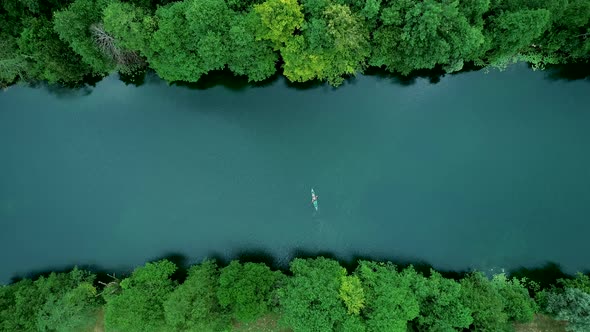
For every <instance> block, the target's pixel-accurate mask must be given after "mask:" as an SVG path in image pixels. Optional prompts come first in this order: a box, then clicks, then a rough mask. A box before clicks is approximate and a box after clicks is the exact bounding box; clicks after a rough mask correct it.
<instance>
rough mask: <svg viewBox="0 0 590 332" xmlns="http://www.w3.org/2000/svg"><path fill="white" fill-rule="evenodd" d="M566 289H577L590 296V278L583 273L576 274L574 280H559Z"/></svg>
mask: <svg viewBox="0 0 590 332" xmlns="http://www.w3.org/2000/svg"><path fill="white" fill-rule="evenodd" d="M558 282H559V283H560V284H562V285H563V286H564V287H565V288H577V289H579V290H581V291H583V292H585V293H588V294H590V277H589V276H588V275H585V274H583V273H581V272H578V273H576V277H575V278H574V279H560V280H558Z"/></svg>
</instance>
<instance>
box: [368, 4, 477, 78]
mask: <svg viewBox="0 0 590 332" xmlns="http://www.w3.org/2000/svg"><path fill="white" fill-rule="evenodd" d="M381 21H382V24H383V25H382V26H381V27H379V28H378V29H377V30H376V31H375V32H374V34H373V55H372V57H371V60H370V64H371V65H373V66H385V67H386V68H387V69H388V70H390V71H399V72H401V73H402V74H403V75H407V74H409V73H410V72H411V71H412V70H416V69H431V68H434V66H435V65H437V64H442V65H445V66H446V67H445V68H446V70H447V71H449V72H451V71H456V70H459V69H461V68H462V67H463V63H464V62H465V61H469V60H471V58H472V57H473V56H474V55H475V54H477V52H478V50H479V48H480V47H481V46H482V44H483V41H484V39H483V35H482V33H481V31H480V29H478V28H477V27H474V26H471V25H470V24H469V22H468V21H467V18H466V17H465V16H464V15H463V13H461V12H460V11H459V2H458V1H444V2H438V1H436V0H425V1H423V2H415V1H411V0H403V1H398V2H395V3H392V4H391V5H390V6H388V7H386V8H384V9H383V10H382V14H381Z"/></svg>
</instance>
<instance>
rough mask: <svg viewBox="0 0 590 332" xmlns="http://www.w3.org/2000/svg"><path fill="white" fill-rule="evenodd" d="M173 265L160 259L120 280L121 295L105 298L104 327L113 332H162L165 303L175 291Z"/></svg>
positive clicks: (164, 324) (164, 323)
mask: <svg viewBox="0 0 590 332" xmlns="http://www.w3.org/2000/svg"><path fill="white" fill-rule="evenodd" d="M175 271H176V266H175V265H174V263H172V262H169V261H167V260H162V261H159V262H155V263H147V264H145V266H142V267H138V268H136V269H135V270H134V271H133V273H132V274H131V276H130V277H129V278H125V279H124V280H122V281H121V289H122V291H121V293H120V294H118V295H115V296H109V297H107V304H106V309H105V327H106V328H107V330H112V331H126V332H133V331H138V332H140V331H141V332H149V331H154V332H155V331H163V330H164V328H165V326H166V322H165V318H164V301H165V300H166V298H167V297H168V296H169V295H170V293H171V292H172V291H173V290H174V286H175V283H174V282H173V281H172V280H170V276H171V275H172V274H173V273H174V272H175Z"/></svg>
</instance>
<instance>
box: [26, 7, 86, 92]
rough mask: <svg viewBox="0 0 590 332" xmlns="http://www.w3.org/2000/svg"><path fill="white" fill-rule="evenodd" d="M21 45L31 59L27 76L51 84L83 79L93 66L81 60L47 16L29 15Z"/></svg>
mask: <svg viewBox="0 0 590 332" xmlns="http://www.w3.org/2000/svg"><path fill="white" fill-rule="evenodd" d="M18 45H19V48H20V52H22V54H23V57H25V58H26V59H27V61H28V76H29V77H30V78H34V79H38V80H45V81H48V82H49V83H57V82H65V83H75V82H80V81H82V79H83V78H84V76H86V75H89V74H90V73H91V71H92V70H91V68H90V67H89V66H87V65H85V64H84V63H83V62H82V59H81V57H80V56H79V55H78V54H76V53H75V52H74V51H73V50H72V49H71V48H70V47H69V46H68V45H67V44H66V43H65V42H64V41H62V40H61V39H60V38H59V36H58V35H57V33H55V31H54V30H53V24H52V23H51V21H49V20H47V19H46V18H43V17H40V18H30V19H28V20H27V24H26V28H25V29H24V30H23V31H22V33H21V35H20V37H19V39H18Z"/></svg>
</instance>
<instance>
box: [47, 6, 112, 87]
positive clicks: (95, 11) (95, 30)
mask: <svg viewBox="0 0 590 332" xmlns="http://www.w3.org/2000/svg"><path fill="white" fill-rule="evenodd" d="M108 1H109V0H76V1H75V2H74V3H72V4H71V5H70V6H69V7H68V8H67V9H64V10H61V11H59V12H56V13H55V14H54V16H53V23H54V29H55V31H56V32H57V34H58V35H59V37H60V38H61V39H62V40H64V41H65V42H66V43H68V45H69V46H70V47H71V48H72V49H73V50H74V52H76V53H78V54H79V55H80V56H81V57H82V61H84V63H85V64H87V65H88V66H90V68H92V71H93V73H94V74H97V75H105V74H108V73H110V72H112V71H113V70H115V68H116V65H117V64H116V62H115V61H114V60H113V58H112V57H111V55H112V54H105V52H108V51H109V50H111V49H112V47H113V46H114V44H113V41H112V40H110V39H109V38H108V36H105V35H104V34H103V33H102V32H103V31H102V28H101V26H102V11H103V10H104V8H106V6H107V4H108ZM100 45H104V47H103V48H102V49H101V47H100ZM109 45H110V46H109Z"/></svg>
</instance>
